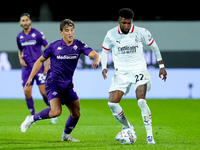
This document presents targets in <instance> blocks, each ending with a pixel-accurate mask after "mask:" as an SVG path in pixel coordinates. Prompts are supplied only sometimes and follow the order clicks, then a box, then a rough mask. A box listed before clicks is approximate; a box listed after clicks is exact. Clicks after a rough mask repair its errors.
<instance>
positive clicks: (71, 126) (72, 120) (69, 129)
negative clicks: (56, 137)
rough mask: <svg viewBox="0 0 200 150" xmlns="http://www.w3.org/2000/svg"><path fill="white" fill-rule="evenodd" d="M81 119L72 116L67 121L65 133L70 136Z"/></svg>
mask: <svg viewBox="0 0 200 150" xmlns="http://www.w3.org/2000/svg"><path fill="white" fill-rule="evenodd" d="M78 120H79V118H72V116H71V115H70V116H69V117H68V119H67V121H66V124H65V129H64V132H65V133H67V134H70V133H71V132H72V130H73V129H74V128H75V126H76V124H77V122H78Z"/></svg>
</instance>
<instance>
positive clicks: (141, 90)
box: [136, 84, 155, 144]
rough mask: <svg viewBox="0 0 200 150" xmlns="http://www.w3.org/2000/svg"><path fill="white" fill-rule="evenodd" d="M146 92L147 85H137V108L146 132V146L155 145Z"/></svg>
mask: <svg viewBox="0 0 200 150" xmlns="http://www.w3.org/2000/svg"><path fill="white" fill-rule="evenodd" d="M146 91H147V84H143V85H139V86H138V87H137V89H136V97H137V100H138V106H139V107H140V109H141V113H142V119H143V122H144V125H145V128H146V131H147V142H148V144H155V142H154V139H153V133H152V120H151V111H150V109H149V107H148V105H147V102H146V100H145V98H146Z"/></svg>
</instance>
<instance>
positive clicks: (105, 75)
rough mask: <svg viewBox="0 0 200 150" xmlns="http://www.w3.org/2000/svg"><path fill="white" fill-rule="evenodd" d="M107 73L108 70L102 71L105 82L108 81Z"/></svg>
mask: <svg viewBox="0 0 200 150" xmlns="http://www.w3.org/2000/svg"><path fill="white" fill-rule="evenodd" d="M107 72H108V69H103V71H102V75H103V78H104V80H106V79H107Z"/></svg>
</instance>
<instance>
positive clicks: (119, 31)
mask: <svg viewBox="0 0 200 150" xmlns="http://www.w3.org/2000/svg"><path fill="white" fill-rule="evenodd" d="M133 30H134V24H132V27H131V28H130V30H129V33H133ZM118 33H119V34H123V32H122V31H121V29H120V27H119V26H118Z"/></svg>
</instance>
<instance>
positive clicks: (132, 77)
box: [109, 70, 151, 95]
mask: <svg viewBox="0 0 200 150" xmlns="http://www.w3.org/2000/svg"><path fill="white" fill-rule="evenodd" d="M143 84H147V91H149V90H150V89H151V77H150V75H149V73H148V71H147V70H146V71H137V72H132V71H119V70H117V71H115V73H114V75H113V76H112V83H111V86H110V89H109V92H112V91H116V90H119V91H122V92H124V95H126V94H127V93H128V92H129V90H130V87H131V85H133V87H134V90H136V89H137V87H138V86H139V85H143Z"/></svg>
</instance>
